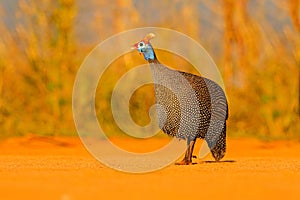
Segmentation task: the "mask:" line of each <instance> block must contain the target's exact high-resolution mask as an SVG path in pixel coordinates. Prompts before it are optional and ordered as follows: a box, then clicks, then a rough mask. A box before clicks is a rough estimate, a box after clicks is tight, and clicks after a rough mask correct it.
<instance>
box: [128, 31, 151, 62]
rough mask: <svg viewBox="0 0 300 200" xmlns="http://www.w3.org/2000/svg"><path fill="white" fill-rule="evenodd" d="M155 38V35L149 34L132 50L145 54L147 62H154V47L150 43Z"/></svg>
mask: <svg viewBox="0 0 300 200" xmlns="http://www.w3.org/2000/svg"><path fill="white" fill-rule="evenodd" d="M154 37H155V35H154V33H149V34H147V35H146V36H145V37H144V38H143V39H142V40H141V41H139V42H137V43H136V44H134V45H133V46H132V49H136V50H138V51H139V52H140V54H143V56H144V58H145V60H147V61H152V60H154V59H156V56H155V53H154V50H153V47H152V45H151V44H150V42H149V41H150V40H151V39H152V38H154Z"/></svg>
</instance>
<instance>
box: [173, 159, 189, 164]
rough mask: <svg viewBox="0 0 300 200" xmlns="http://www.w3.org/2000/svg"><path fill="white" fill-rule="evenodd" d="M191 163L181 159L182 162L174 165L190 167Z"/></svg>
mask: <svg viewBox="0 0 300 200" xmlns="http://www.w3.org/2000/svg"><path fill="white" fill-rule="evenodd" d="M192 164H193V163H192V161H188V160H185V159H183V160H182V161H180V162H176V163H175V165H192Z"/></svg>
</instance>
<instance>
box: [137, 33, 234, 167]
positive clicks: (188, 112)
mask: <svg viewBox="0 0 300 200" xmlns="http://www.w3.org/2000/svg"><path fill="white" fill-rule="evenodd" d="M154 37H155V34H154V33H149V34H147V35H146V36H145V37H144V38H143V39H142V40H140V41H139V42H137V43H135V44H134V45H133V46H132V49H135V50H137V51H138V52H139V53H140V54H142V55H143V57H144V59H145V60H146V61H147V62H148V63H149V66H150V71H151V73H152V78H153V83H154V92H155V101H156V105H157V106H156V112H157V118H158V126H159V128H160V129H161V130H162V131H163V132H164V133H166V134H167V135H169V136H172V137H176V138H179V139H183V140H186V143H187V144H186V145H187V147H186V151H185V155H184V157H183V159H182V160H181V161H179V162H176V163H175V164H176V165H190V164H194V163H193V162H192V158H193V157H194V156H193V150H194V146H195V143H196V140H197V138H200V139H204V140H205V141H206V142H207V144H208V147H209V149H210V152H211V154H212V156H213V157H214V159H215V160H216V161H219V160H221V159H222V158H223V157H224V155H225V153H226V121H227V119H228V103H227V99H226V96H225V92H224V91H223V89H222V88H221V87H220V86H219V85H218V84H217V83H215V82H214V81H212V80H210V79H208V78H205V77H202V76H198V75H195V74H191V73H188V72H184V71H179V70H175V69H171V68H170V67H168V66H165V65H164V64H161V63H160V62H159V60H158V58H157V56H156V53H155V51H154V48H153V46H152V45H151V43H150V40H151V39H153V38H154Z"/></svg>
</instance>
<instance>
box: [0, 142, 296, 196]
mask: <svg viewBox="0 0 300 200" xmlns="http://www.w3.org/2000/svg"><path fill="white" fill-rule="evenodd" d="M113 141H114V142H115V143H119V145H120V146H122V145H125V144H126V145H127V147H129V148H130V147H131V148H133V149H131V150H133V151H139V150H142V151H145V149H149V150H151V149H152V148H153V145H154V146H155V145H156V146H163V145H164V144H165V143H166V142H167V141H166V139H156V140H155V141H152V142H146V143H143V144H140V145H139V144H138V143H137V141H135V140H125V141H124V139H117V138H115V139H113ZM199 144H200V143H199V142H198V145H197V146H196V147H195V150H196V151H197V150H199ZM126 145H125V146H126ZM0 149H1V150H0V199H3V200H10V199H58V200H73V199H74V200H76V199H187V198H190V199H208V198H209V199H300V193H299V191H300V143H297V142H292V141H274V142H261V141H258V140H254V139H230V138H229V139H228V151H227V154H226V156H225V158H224V159H223V162H211V161H212V160H213V159H212V157H211V156H207V157H205V158H204V159H201V160H196V161H197V162H198V164H194V165H189V166H178V165H173V164H172V165H170V166H169V167H166V168H164V169H162V170H159V171H156V172H151V173H144V174H129V173H124V172H119V171H115V170H113V169H110V168H107V167H105V166H104V165H102V164H101V163H100V162H98V161H97V160H96V159H94V157H93V156H91V155H90V154H89V153H88V151H87V150H86V149H85V147H84V146H83V145H82V143H81V141H80V139H79V138H75V137H74V138H47V137H34V136H28V137H23V138H13V139H6V140H3V141H0Z"/></svg>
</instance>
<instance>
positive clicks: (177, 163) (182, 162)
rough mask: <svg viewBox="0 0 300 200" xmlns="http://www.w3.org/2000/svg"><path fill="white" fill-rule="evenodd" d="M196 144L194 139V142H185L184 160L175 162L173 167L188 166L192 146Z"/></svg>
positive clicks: (190, 161) (190, 159) (190, 160)
mask: <svg viewBox="0 0 300 200" xmlns="http://www.w3.org/2000/svg"><path fill="white" fill-rule="evenodd" d="M195 143H196V139H194V140H192V141H191V140H189V139H188V140H187V150H186V152H185V155H184V158H183V160H182V161H180V162H176V163H175V165H189V164H192V154H193V150H194V146H195Z"/></svg>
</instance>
